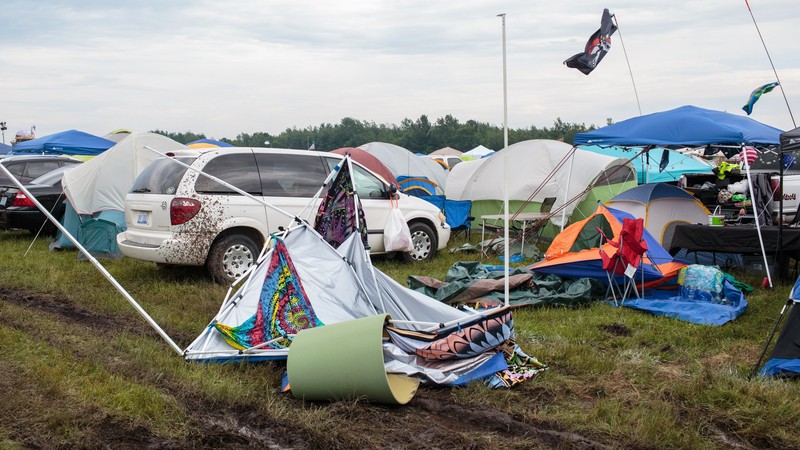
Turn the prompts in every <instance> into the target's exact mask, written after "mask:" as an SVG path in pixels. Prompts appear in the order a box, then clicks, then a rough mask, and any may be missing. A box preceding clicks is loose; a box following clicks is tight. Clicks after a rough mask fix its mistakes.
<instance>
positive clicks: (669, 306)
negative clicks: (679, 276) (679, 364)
mask: <svg viewBox="0 0 800 450" xmlns="http://www.w3.org/2000/svg"><path fill="white" fill-rule="evenodd" d="M679 293H680V290H679V291H671V292H670V291H657V290H651V291H645V295H644V296H643V297H642V298H633V299H627V300H625V302H623V303H622V306H624V307H626V308H632V309H638V310H641V311H647V312H649V313H651V314H655V315H657V316H666V317H673V318H675V319H678V320H682V321H684V322H691V323H697V324H701V325H714V326H719V325H723V324H725V323H728V322H730V321H731V320H733V319H735V318H737V317H739V316H740V315H741V314H742V313H743V312H744V311H745V309H747V300H745V298H744V294H743V293H742V291H741V290H740V289H738V288H736V287H735V286H734V285H733V283H732V282H731V281H730V280H728V279H727V278H726V279H725V280H724V281H723V293H724V301H722V302H715V301H712V300H711V299H707V300H700V299H698V298H687V297H685V296H682V295H680V294H679ZM676 294H677V295H676Z"/></svg>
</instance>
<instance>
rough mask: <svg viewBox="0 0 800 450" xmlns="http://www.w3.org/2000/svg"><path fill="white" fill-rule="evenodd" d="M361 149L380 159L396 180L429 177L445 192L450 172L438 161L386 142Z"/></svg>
mask: <svg viewBox="0 0 800 450" xmlns="http://www.w3.org/2000/svg"><path fill="white" fill-rule="evenodd" d="M359 148H360V149H362V150H364V151H366V152H367V153H369V154H371V155H372V156H374V157H376V158H378V159H379V160H380V161H381V162H382V163H383V164H384V165H385V166H386V167H387V168H388V169H389V170H390V171H391V172H392V175H394V177H395V179H397V177H400V176H407V177H427V178H428V179H429V180H431V181H433V182H434V183H436V184H437V186H439V190H440V191H441V192H444V189H445V184H446V181H447V175H448V173H449V172H448V171H447V170H446V169H444V168H443V167H442V166H441V165H439V163H437V162H436V161H434V160H432V159H430V158H426V157H422V156H417V155H415V154H413V153H411V152H410V151H408V150H407V149H405V148H403V147H400V146H398V145H394V144H387V143H385V142H370V143H369V144H364V145H362V146H360V147H359Z"/></svg>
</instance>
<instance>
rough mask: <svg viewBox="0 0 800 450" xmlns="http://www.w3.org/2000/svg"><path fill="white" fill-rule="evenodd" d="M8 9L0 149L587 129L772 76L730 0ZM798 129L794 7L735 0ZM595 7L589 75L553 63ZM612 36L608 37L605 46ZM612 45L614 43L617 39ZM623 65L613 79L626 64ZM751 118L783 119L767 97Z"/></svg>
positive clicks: (0, 15)
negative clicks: (127, 136)
mask: <svg viewBox="0 0 800 450" xmlns="http://www.w3.org/2000/svg"><path fill="white" fill-rule="evenodd" d="M544 3H545V2H530V1H522V0H519V1H494V0H461V1H459V2H436V1H433V2H432V1H429V0H426V1H421V0H408V1H402V0H395V1H384V0H371V1H364V0H346V1H345V0H327V1H312V0H269V1H244V0H230V1H206V0H191V1H190V0H175V1H159V2H149V1H113V2H109V1H80V0H75V1H63V2H57V1H46V0H41V1H36V2H30V1H15V0H5V1H4V2H3V5H2V7H1V8H0V21H1V22H2V25H0V61H2V62H1V64H2V65H1V66H0V99H2V101H0V121H5V122H7V124H8V125H7V126H8V130H7V131H6V136H5V139H6V143H8V142H10V141H11V139H12V138H13V136H14V134H15V133H16V131H17V130H20V129H28V128H30V126H31V125H35V126H36V129H37V135H38V136H44V135H47V134H52V133H55V132H59V131H64V130H68V129H79V130H82V131H86V132H88V133H92V134H97V135H103V134H106V133H108V132H109V131H111V130H114V129H118V128H127V129H131V130H134V131H149V130H154V129H160V130H166V131H175V132H181V131H192V132H195V133H205V135H206V136H208V137H211V138H216V139H220V138H223V137H226V138H235V137H236V135H238V134H239V133H243V132H244V133H254V132H258V131H264V132H268V133H271V134H278V133H280V132H281V131H283V130H285V129H286V128H291V127H297V128H301V129H302V128H306V127H308V126H317V125H320V124H321V123H334V124H335V123H339V121H340V120H341V119H342V118H344V117H353V118H356V119H359V120H366V121H371V122H375V123H379V124H399V123H400V121H401V120H403V119H404V118H410V119H412V120H416V119H417V118H418V117H419V116H420V115H422V114H426V115H427V116H428V117H429V118H430V119H431V121H433V120H435V119H436V118H439V117H443V116H444V115H446V114H452V115H453V116H454V117H456V118H458V119H459V120H460V121H462V122H464V121H466V120H470V119H474V120H477V121H480V122H489V123H492V124H495V125H498V126H502V122H503V88H502V87H503V64H502V63H503V59H502V22H501V19H500V18H499V17H497V14H499V13H505V14H506V15H507V16H506V45H507V77H508V122H509V126H510V127H512V128H520V127H529V126H532V125H533V126H537V127H549V126H552V124H553V121H554V120H555V119H556V118H561V119H562V120H563V121H565V122H570V123H572V122H577V123H585V124H586V125H591V124H594V125H598V126H602V125H605V123H606V119H607V118H612V119H613V120H614V121H621V120H624V119H627V118H630V117H633V116H637V115H639V106H637V99H636V95H635V93H634V92H635V91H634V87H633V86H634V84H633V83H632V82H631V72H632V74H633V81H634V82H635V86H636V91H638V97H639V104H640V105H641V112H642V113H643V114H649V113H653V112H658V111H664V110H668V109H672V108H676V107H678V106H682V105H689V104H691V105H695V106H699V107H703V108H708V109H716V110H722V111H727V112H730V113H733V114H740V115H744V112H743V111H742V109H741V107H742V106H743V105H744V104H745V102H746V100H747V98H748V96H749V94H750V92H751V91H752V90H753V89H754V88H755V87H757V86H760V85H762V84H765V83H768V82H771V81H774V80H775V75H774V73H773V70H772V67H771V66H770V62H769V59H768V57H767V53H766V52H765V50H764V47H763V45H762V43H761V40H760V39H759V35H758V32H757V30H756V27H755V26H754V24H753V19H752V18H751V16H750V13H749V12H748V9H747V5H746V3H745V0H703V1H698V0H658V1H656V0H621V1H617V2H615V3H602V2H596V1H592V0H570V1H564V2H546V3H547V4H544ZM750 7H751V8H752V10H753V14H754V16H755V19H756V22H757V24H758V27H759V28H760V30H761V34H762V35H763V37H764V40H765V42H766V46H767V49H768V50H769V53H770V56H771V57H772V61H773V62H774V64H775V68H776V70H777V72H778V77H779V78H780V80H781V83H782V85H783V88H784V90H785V93H786V97H787V98H788V103H789V107H791V108H792V109H793V111H792V112H793V113H794V116H795V120H796V121H800V1H798V0H750ZM603 8H609V10H610V11H611V13H612V14H615V15H616V19H617V21H618V23H619V25H620V31H619V32H617V33H616V34H615V35H614V36H613V37H612V47H611V51H610V52H609V53H608V55H607V56H606V58H605V59H604V60H603V61H602V62H601V63H600V65H599V66H598V68H597V69H596V70H595V71H594V72H592V73H591V74H590V75H588V76H587V75H583V74H582V73H580V72H579V71H577V70H575V69H569V68H567V67H566V66H564V65H563V61H564V60H565V59H567V58H568V57H569V56H572V55H573V54H575V53H578V52H580V51H581V50H582V49H583V47H584V45H585V42H586V39H587V38H588V37H589V35H591V34H592V33H593V32H594V31H595V30H596V29H597V28H598V27H599V25H600V16H601V14H602V11H603ZM620 38H621V39H620ZM623 44H624V45H623ZM626 53H627V61H629V62H630V72H629V69H628V64H627V62H626ZM751 117H752V118H754V119H755V120H758V121H760V122H763V123H766V124H769V125H772V126H775V127H777V128H780V129H783V130H788V129H791V128H794V125H793V123H792V119H791V117H790V115H789V109H788V108H787V105H786V102H785V100H784V96H783V93H782V92H781V91H780V90H778V89H776V90H774V91H773V92H771V93H769V94H766V95H764V96H763V97H762V98H761V99H760V100H759V101H758V103H757V104H756V106H755V108H754V112H753V114H752V115H751Z"/></svg>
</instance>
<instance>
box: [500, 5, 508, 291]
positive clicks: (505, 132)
mask: <svg viewBox="0 0 800 450" xmlns="http://www.w3.org/2000/svg"><path fill="white" fill-rule="evenodd" d="M497 17H500V18H501V19H502V22H503V150H505V149H506V148H508V81H507V78H506V14H505V13H502V14H498V15H497ZM503 230H504V231H503V232H504V234H505V239H504V241H505V244H504V245H503V252H504V254H505V258H503V273H504V274H505V281H504V282H503V298H504V299H505V305H506V306H508V295H509V293H508V291H509V288H508V272H509V270H508V262H509V261H508V260H509V254H508V152H503Z"/></svg>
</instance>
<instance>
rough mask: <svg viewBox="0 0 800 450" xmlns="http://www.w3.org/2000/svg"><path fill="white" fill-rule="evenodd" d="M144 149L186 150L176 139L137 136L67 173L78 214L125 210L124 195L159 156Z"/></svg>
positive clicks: (65, 182) (67, 187) (67, 185)
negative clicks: (137, 177)
mask: <svg viewBox="0 0 800 450" xmlns="http://www.w3.org/2000/svg"><path fill="white" fill-rule="evenodd" d="M145 146H149V147H152V148H154V149H156V150H159V151H162V152H166V151H174V150H180V149H185V148H186V147H185V146H184V145H182V144H180V143H178V142H175V141H174V140H172V139H170V138H168V137H166V136H162V135H160V134H155V133H135V134H131V135H129V136H128V137H126V138H125V139H123V140H121V141H120V142H118V143H117V145H115V146H113V147H111V148H110V149H108V150H106V151H105V152H103V153H101V154H99V155H97V156H95V157H94V158H92V159H90V160H89V161H87V162H85V163H83V164H81V165H80V166H79V167H76V168H75V169H74V170H71V171H69V172H67V173H65V174H64V178H63V180H62V181H61V184H62V186H63V187H64V194H65V195H66V196H67V198H68V199H69V202H70V204H71V205H72V207H73V208H74V209H75V211H76V212H77V213H78V214H89V215H90V214H94V213H96V212H98V211H107V210H118V211H124V210H125V194H126V193H127V192H128V190H129V189H130V187H131V186H132V185H133V181H134V180H135V179H136V176H137V175H139V173H140V172H141V171H142V170H144V168H145V167H147V166H148V165H149V164H150V163H151V162H153V161H154V160H155V159H156V158H158V157H159V155H158V154H156V153H155V152H152V151H150V150H147V149H145V148H144V147H145Z"/></svg>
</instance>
